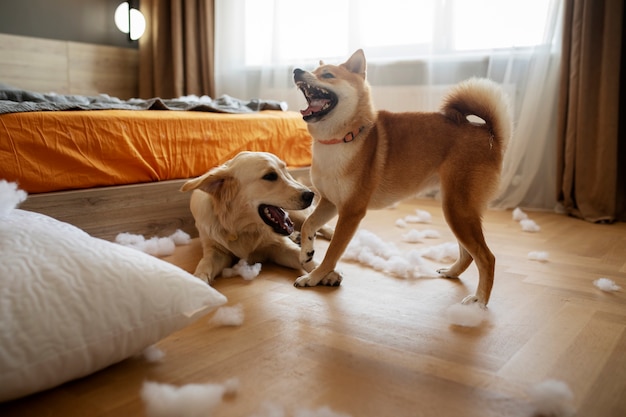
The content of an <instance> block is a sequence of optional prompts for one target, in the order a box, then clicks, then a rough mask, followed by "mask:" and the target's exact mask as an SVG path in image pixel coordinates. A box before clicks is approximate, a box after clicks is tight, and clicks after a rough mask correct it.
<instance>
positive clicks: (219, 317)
mask: <svg viewBox="0 0 626 417" xmlns="http://www.w3.org/2000/svg"><path fill="white" fill-rule="evenodd" d="M209 323H211V324H214V325H216V326H241V325H242V324H243V306H242V305H241V304H236V305H234V306H223V307H220V308H218V309H217V310H216V311H215V314H213V317H211V318H210V319H209Z"/></svg>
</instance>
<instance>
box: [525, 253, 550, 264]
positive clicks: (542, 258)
mask: <svg viewBox="0 0 626 417" xmlns="http://www.w3.org/2000/svg"><path fill="white" fill-rule="evenodd" d="M528 259H530V260H531V261H538V262H547V261H548V252H542V251H531V252H528Z"/></svg>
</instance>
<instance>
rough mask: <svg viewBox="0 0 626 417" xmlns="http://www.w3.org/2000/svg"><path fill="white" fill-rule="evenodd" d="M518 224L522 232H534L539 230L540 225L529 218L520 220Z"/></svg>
mask: <svg viewBox="0 0 626 417" xmlns="http://www.w3.org/2000/svg"><path fill="white" fill-rule="evenodd" d="M519 224H520V226H522V230H523V231H524V232H531V233H535V232H538V231H540V230H541V227H539V225H537V223H535V222H534V221H533V220H531V219H523V220H520V222H519Z"/></svg>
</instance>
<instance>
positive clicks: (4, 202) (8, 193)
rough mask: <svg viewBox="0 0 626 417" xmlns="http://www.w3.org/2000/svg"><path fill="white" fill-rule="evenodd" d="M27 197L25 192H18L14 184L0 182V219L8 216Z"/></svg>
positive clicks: (4, 181)
mask: <svg viewBox="0 0 626 417" xmlns="http://www.w3.org/2000/svg"><path fill="white" fill-rule="evenodd" d="M27 196H28V194H27V193H26V191H24V190H20V189H19V188H18V187H17V184H16V183H14V182H7V181H6V180H0V219H1V218H3V217H6V216H8V215H9V214H10V213H11V211H12V210H13V209H14V208H16V207H17V206H18V205H19V204H20V203H21V202H23V201H24V200H26V197H27Z"/></svg>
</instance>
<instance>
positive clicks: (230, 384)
mask: <svg viewBox="0 0 626 417" xmlns="http://www.w3.org/2000/svg"><path fill="white" fill-rule="evenodd" d="M238 387H239V382H238V381H237V380H236V379H231V380H228V381H226V382H225V383H224V384H187V385H183V386H180V387H177V386H174V385H170V384H161V383H158V382H149V381H146V382H144V384H143V387H142V389H141V398H142V399H143V401H144V403H145V405H146V414H147V415H148V417H207V416H210V415H211V413H212V411H213V410H214V409H215V408H216V407H217V406H218V405H219V404H220V403H221V402H222V398H223V397H224V395H233V394H235V393H236V392H237V390H238V389H239V388H238Z"/></svg>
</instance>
